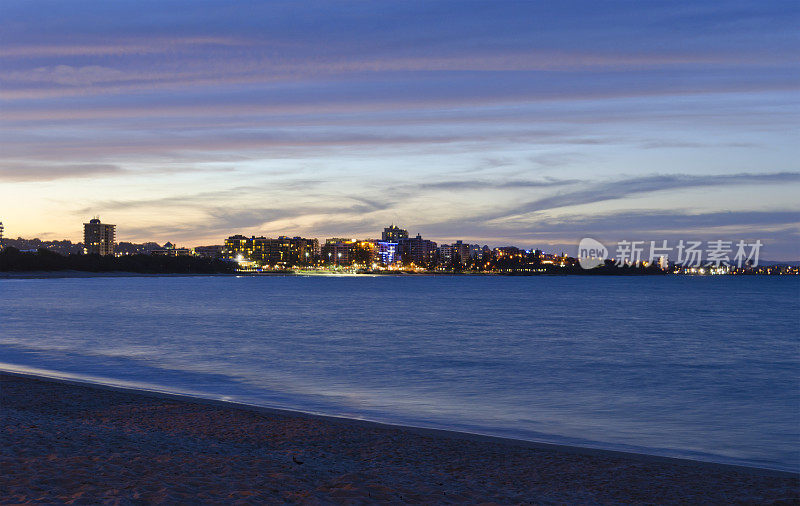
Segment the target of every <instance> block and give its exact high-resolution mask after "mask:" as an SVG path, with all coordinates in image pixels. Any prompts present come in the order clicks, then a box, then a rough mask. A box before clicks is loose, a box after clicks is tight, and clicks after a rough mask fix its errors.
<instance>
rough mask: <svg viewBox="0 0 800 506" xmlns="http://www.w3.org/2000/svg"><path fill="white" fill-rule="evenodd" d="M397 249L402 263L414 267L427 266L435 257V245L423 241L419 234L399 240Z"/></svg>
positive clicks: (425, 240)
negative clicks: (412, 264) (407, 263)
mask: <svg viewBox="0 0 800 506" xmlns="http://www.w3.org/2000/svg"><path fill="white" fill-rule="evenodd" d="M399 249H400V256H401V257H402V258H403V262H409V263H414V264H415V265H428V264H430V263H431V262H432V261H433V258H434V256H435V255H436V243H435V242H433V241H429V240H427V239H423V238H422V236H421V235H419V234H417V236H416V237H412V238H409V239H400V241H399Z"/></svg>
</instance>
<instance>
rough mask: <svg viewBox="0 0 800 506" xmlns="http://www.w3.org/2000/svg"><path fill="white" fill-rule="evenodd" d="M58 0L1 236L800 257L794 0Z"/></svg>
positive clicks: (10, 159)
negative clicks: (94, 232)
mask: <svg viewBox="0 0 800 506" xmlns="http://www.w3.org/2000/svg"><path fill="white" fill-rule="evenodd" d="M43 10H44V9H42V8H41V6H40V5H39V4H37V3H36V2H32V3H31V2H6V3H4V6H3V12H4V15H5V17H6V19H13V20H14V22H8V23H4V24H3V26H2V27H1V28H0V36H2V39H3V41H4V44H3V48H2V50H0V109H2V110H3V115H2V119H0V131H1V132H2V134H0V152H1V153H2V154H0V221H2V222H3V223H4V225H5V235H6V237H9V236H12V237H18V236H21V237H39V238H41V239H49V240H52V239H70V240H73V241H77V240H80V239H81V235H82V230H81V228H80V227H79V226H76V225H75V224H76V223H81V222H82V221H83V220H86V219H87V218H88V217H90V216H94V215H101V216H102V217H103V219H104V220H107V221H108V222H110V223H116V224H118V225H119V227H120V228H119V239H120V240H125V241H132V242H143V241H150V240H154V241H159V242H162V243H163V242H165V241H171V242H176V243H181V244H188V245H201V244H218V243H220V242H221V241H222V240H224V238H225V237H228V236H229V235H231V234H236V233H241V234H244V235H247V236H251V235H256V236H261V235H263V236H266V237H278V236H280V235H290V236H302V237H318V238H325V237H353V238H357V237H370V235H373V234H374V231H375V230H380V229H381V228H383V226H385V224H387V223H401V224H402V225H403V227H404V228H406V229H408V230H413V231H415V232H414V233H416V231H419V232H420V233H422V235H423V236H424V237H426V238H428V237H430V238H431V239H434V240H437V241H452V242H454V241H456V240H464V241H468V242H471V243H472V242H474V243H480V244H489V245H492V246H500V245H505V244H515V245H520V246H523V247H529V246H536V247H542V248H546V249H549V250H553V251H559V250H567V249H568V248H572V250H574V248H575V247H576V246H577V243H578V241H579V240H580V239H581V238H583V237H594V238H597V239H599V240H602V241H606V242H608V243H613V242H615V241H618V240H622V239H627V240H632V239H642V240H661V239H665V240H666V239H669V240H673V239H676V238H684V237H693V238H698V239H703V240H711V239H719V238H733V239H740V238H741V239H747V240H756V239H758V240H761V241H763V242H764V244H765V246H764V250H763V256H764V258H767V259H770V260H788V261H792V260H797V259H798V258H800V232H798V230H799V229H800V206H799V205H798V203H797V199H796V194H797V192H798V190H799V189H800V171H798V168H797V165H796V159H797V158H798V157H797V155H798V149H797V143H796V142H795V141H794V138H795V137H796V135H797V129H796V125H797V123H798V117H797V116H798V113H797V112H798V108H797V98H796V91H795V88H796V82H797V77H798V69H797V58H796V54H797V50H798V47H799V46H800V44H798V38H797V35H796V33H795V28H794V27H795V26H796V22H797V20H798V14H797V9H796V6H795V5H793V3H792V2H769V3H759V2H736V3H730V4H727V5H725V6H724V7H723V6H719V5H705V4H702V5H700V4H696V3H679V2H673V3H669V4H641V5H639V4H637V7H636V9H631V8H630V4H627V3H615V2H610V3H603V4H596V3H593V2H568V3H564V4H559V5H558V6H555V5H547V4H536V3H506V4H502V5H501V4H494V3H490V4H486V3H460V4H454V3H447V2H440V3H415V2H403V3H382V4H381V5H380V6H376V5H373V4H363V3H343V4H342V3H337V4H334V3H329V2H316V3H313V4H311V6H310V7H308V8H305V9H303V10H299V9H298V8H297V6H296V5H295V4H291V3H280V2H273V3H270V4H268V5H261V4H257V3H246V2H245V3H236V4H225V5H213V4H194V3H193V4H191V7H190V5H189V4H187V3H184V2H167V3H158V4H147V9H145V10H146V12H144V11H145V10H143V9H142V7H141V4H138V3H115V4H106V3H95V4H92V3H83V4H80V5H77V6H68V5H66V4H63V5H62V4H58V3H55V4H47V9H46V10H47V16H45V15H44V14H43ZM190 11H191V15H187V12H190ZM571 13H574V14H571ZM323 19H324V20H326V22H324V23H323V22H321V20H323ZM572 250H570V251H572Z"/></svg>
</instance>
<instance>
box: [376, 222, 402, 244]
mask: <svg viewBox="0 0 800 506" xmlns="http://www.w3.org/2000/svg"><path fill="white" fill-rule="evenodd" d="M381 239H382V240H383V242H399V241H400V239H408V230H405V229H402V228H400V227H396V226H394V224H392V225H390V226H388V227H386V228H384V229H383V234H381Z"/></svg>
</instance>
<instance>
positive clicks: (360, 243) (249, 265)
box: [0, 217, 800, 275]
mask: <svg viewBox="0 0 800 506" xmlns="http://www.w3.org/2000/svg"><path fill="white" fill-rule="evenodd" d="M3 231H4V229H3V224H2V222H0V249H2V248H3V246H4V245H5V246H11V247H15V248H17V249H19V250H20V251H23V252H25V251H28V252H36V251H38V250H39V249H42V248H44V249H48V250H50V251H54V252H57V253H60V254H64V255H71V254H93V255H101V256H106V255H114V256H125V255H137V254H146V255H162V256H174V257H179V256H196V257H205V258H217V259H224V260H228V261H231V262H236V263H237V264H238V266H239V269H240V270H253V271H260V270H291V269H332V270H338V269H347V270H368V271H369V270H412V271H419V270H442V271H459V270H469V271H489V272H497V273H508V274H516V273H520V274H524V273H548V272H549V273H563V272H565V270H564V269H565V268H566V269H567V270H569V269H578V268H579V265H578V264H579V262H578V260H577V259H576V258H572V257H569V256H567V255H565V254H563V253H562V254H560V255H554V254H547V253H544V252H542V251H541V250H523V249H519V248H516V247H514V246H506V247H499V248H489V247H488V246H479V245H477V244H468V243H465V242H463V241H456V242H454V243H450V244H437V243H436V242H434V241H431V240H428V239H424V238H423V237H422V236H421V235H420V234H417V235H416V237H411V236H409V233H408V230H406V229H403V228H400V227H398V226H395V225H394V224H392V225H390V226H388V227H386V228H384V229H383V232H382V234H381V238H380V239H350V238H342V237H333V238H330V239H327V240H326V241H325V242H324V243H320V242H319V240H318V239H311V238H304V237H286V236H280V237H278V238H268V237H255V236H251V237H246V236H243V235H234V236H231V237H229V238H228V239H226V240H225V242H224V244H221V245H213V246H197V247H195V248H182V247H178V246H176V245H174V244H172V243H169V242H168V243H166V244H165V245H163V246H161V245H159V244H157V243H154V242H148V243H142V244H136V243H130V242H121V243H117V242H116V225H112V224H109V223H102V222H101V221H100V218H99V217H95V218H92V219H91V220H89V222H88V223H84V224H83V243H76V244H73V243H71V242H70V241H40V240H39V239H32V240H31V239H21V238H19V239H16V240H8V239H7V240H5V241H4V240H3ZM665 260H666V258H662V262H660V263H659V265H658V267H660V269H661V270H662V271H667V272H670V271H671V272H674V273H677V274H701V275H702V274H800V267H798V266H790V265H784V266H763V267H759V268H758V269H754V268H752V267H745V268H738V269H737V268H729V267H727V266H726V267H724V268H723V267H719V266H718V267H717V269H710V268H708V269H706V268H703V267H698V268H696V269H687V268H679V267H678V266H675V267H674V268H673V267H672V266H671V265H669V264H668V263H666V262H665ZM642 266H647V263H643V264H642Z"/></svg>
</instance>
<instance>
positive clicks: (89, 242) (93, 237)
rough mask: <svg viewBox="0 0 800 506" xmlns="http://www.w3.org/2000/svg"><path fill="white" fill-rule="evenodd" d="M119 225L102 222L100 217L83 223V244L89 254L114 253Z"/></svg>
mask: <svg viewBox="0 0 800 506" xmlns="http://www.w3.org/2000/svg"><path fill="white" fill-rule="evenodd" d="M116 234H117V226H116V225H109V224H108V223H100V218H92V219H91V220H89V223H84V224H83V244H84V248H85V249H86V253H87V254H89V255H101V256H105V255H113V254H114V245H115V240H116Z"/></svg>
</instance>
